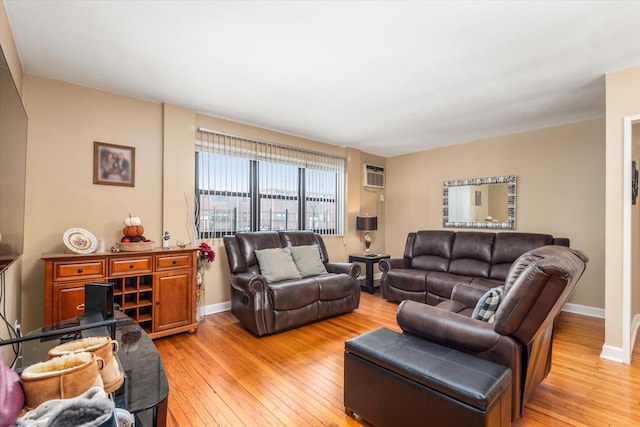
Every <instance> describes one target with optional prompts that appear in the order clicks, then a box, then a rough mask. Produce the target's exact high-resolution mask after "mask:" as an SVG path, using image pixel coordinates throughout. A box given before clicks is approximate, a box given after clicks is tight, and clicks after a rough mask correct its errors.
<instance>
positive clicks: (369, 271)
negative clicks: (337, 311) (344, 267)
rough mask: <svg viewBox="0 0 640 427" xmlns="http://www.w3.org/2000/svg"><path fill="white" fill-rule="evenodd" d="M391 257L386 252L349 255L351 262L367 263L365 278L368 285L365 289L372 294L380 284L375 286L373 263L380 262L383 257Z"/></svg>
mask: <svg viewBox="0 0 640 427" xmlns="http://www.w3.org/2000/svg"><path fill="white" fill-rule="evenodd" d="M386 258H391V255H386V254H374V255H370V256H367V255H365V254H351V255H349V262H361V263H363V264H365V278H366V286H364V289H365V290H367V291H369V293H370V294H372V293H374V292H375V290H376V288H379V287H380V286H374V284H373V265H374V264H377V263H379V262H380V260H381V259H386Z"/></svg>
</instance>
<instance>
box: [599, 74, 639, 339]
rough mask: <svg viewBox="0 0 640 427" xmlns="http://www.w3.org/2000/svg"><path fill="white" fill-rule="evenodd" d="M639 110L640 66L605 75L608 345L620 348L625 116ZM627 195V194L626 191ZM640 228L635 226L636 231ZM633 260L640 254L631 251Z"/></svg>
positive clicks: (621, 328)
mask: <svg viewBox="0 0 640 427" xmlns="http://www.w3.org/2000/svg"><path fill="white" fill-rule="evenodd" d="M638 114H640V67H633V68H628V69H626V70H621V71H617V72H614V73H609V74H607V75H606V163H605V164H606V170H607V174H606V200H605V202H606V218H607V221H606V242H605V248H606V277H605V283H606V293H605V308H606V312H607V316H606V321H605V347H608V348H621V347H623V340H624V339H628V337H623V331H624V328H625V327H627V326H629V325H623V323H624V322H625V320H624V319H623V305H624V304H631V302H630V301H623V298H622V294H623V291H622V283H623V266H622V259H623V258H622V251H623V247H622V246H623V236H624V233H625V230H624V229H623V213H624V212H623V204H624V196H625V195H623V194H622V183H623V182H624V179H625V176H624V174H623V167H622V166H623V164H624V159H623V145H624V144H623V120H624V118H625V117H626V116H634V115H638ZM627 197H628V195H627ZM632 209H633V208H632ZM636 232H640V231H639V230H637V229H636V230H634V233H636ZM631 256H632V260H633V259H636V260H637V259H638V254H637V253H635V254H631Z"/></svg>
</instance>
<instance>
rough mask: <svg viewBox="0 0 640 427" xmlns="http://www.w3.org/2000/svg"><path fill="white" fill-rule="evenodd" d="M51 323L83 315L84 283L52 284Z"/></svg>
mask: <svg viewBox="0 0 640 427" xmlns="http://www.w3.org/2000/svg"><path fill="white" fill-rule="evenodd" d="M52 292H53V298H52V300H53V307H52V317H53V318H52V322H59V321H61V320H65V319H70V318H72V317H76V316H79V315H81V314H82V313H84V282H82V283H65V284H64V285H60V284H54V285H53V287H52Z"/></svg>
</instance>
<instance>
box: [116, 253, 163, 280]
mask: <svg viewBox="0 0 640 427" xmlns="http://www.w3.org/2000/svg"><path fill="white" fill-rule="evenodd" d="M151 259H152V257H151V256H141V257H135V258H115V259H114V258H112V259H111V260H110V265H109V271H110V276H123V275H130V274H139V273H151V271H152V269H153V264H152V262H151Z"/></svg>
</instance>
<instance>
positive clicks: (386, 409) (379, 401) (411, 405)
mask: <svg viewBox="0 0 640 427" xmlns="http://www.w3.org/2000/svg"><path fill="white" fill-rule="evenodd" d="M344 405H345V412H346V413H347V414H348V415H349V416H353V415H354V413H355V414H357V415H358V416H359V417H361V418H362V419H364V420H365V421H367V422H368V423H370V424H373V425H374V426H408V425H437V426H465V427H469V426H492V427H495V426H509V425H511V370H510V369H508V368H505V367H504V366H501V365H498V364H496V363H493V362H489V361H486V360H483V359H479V358H477V357H474V356H472V355H469V354H466V353H463V352H461V351H458V350H455V349H451V348H448V347H444V346H441V345H438V344H435V343H433V342H430V341H427V340H425V339H422V338H418V337H415V336H413V335H408V334H401V333H398V332H395V331H392V330H389V329H386V328H379V329H375V330H373V331H370V332H367V333H365V334H363V335H360V336H358V337H356V338H353V339H350V340H348V341H346V342H345V353H344Z"/></svg>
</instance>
